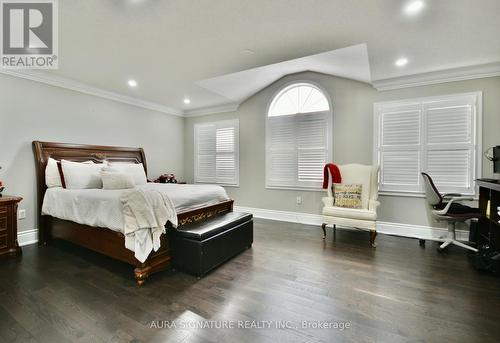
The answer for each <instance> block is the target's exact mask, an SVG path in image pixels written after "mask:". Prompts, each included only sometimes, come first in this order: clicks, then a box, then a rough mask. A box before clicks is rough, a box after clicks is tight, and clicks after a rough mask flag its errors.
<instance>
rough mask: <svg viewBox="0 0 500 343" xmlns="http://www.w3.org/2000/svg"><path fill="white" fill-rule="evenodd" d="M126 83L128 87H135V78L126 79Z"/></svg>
mask: <svg viewBox="0 0 500 343" xmlns="http://www.w3.org/2000/svg"><path fill="white" fill-rule="evenodd" d="M127 83H128V85H129V86H130V87H137V81H136V80H133V79H130V80H128V82H127Z"/></svg>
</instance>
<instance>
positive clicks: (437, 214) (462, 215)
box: [422, 173, 481, 252]
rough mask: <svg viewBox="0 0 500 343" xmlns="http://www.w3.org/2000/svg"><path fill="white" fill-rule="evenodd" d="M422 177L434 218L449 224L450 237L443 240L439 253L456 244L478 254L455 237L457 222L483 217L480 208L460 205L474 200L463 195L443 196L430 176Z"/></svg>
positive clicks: (424, 174)
mask: <svg viewBox="0 0 500 343" xmlns="http://www.w3.org/2000/svg"><path fill="white" fill-rule="evenodd" d="M422 177H423V178H424V188H425V199H426V200H427V203H428V204H429V206H430V207H431V213H432V216H433V217H434V218H435V219H436V220H438V221H446V222H447V223H448V236H447V237H446V238H445V239H444V240H443V244H441V246H440V247H439V248H438V251H442V250H443V249H444V248H446V247H447V246H448V245H450V244H455V245H457V246H459V247H462V248H465V249H469V250H472V251H475V252H477V249H475V248H473V247H471V246H469V245H467V244H464V243H462V242H459V241H457V240H456V236H455V224H456V223H457V222H464V221H466V220H469V219H473V218H479V217H481V214H480V212H479V209H478V208H473V207H469V206H466V205H463V204H460V203H459V201H465V200H473V198H472V197H470V196H462V195H461V194H441V193H439V191H438V190H437V188H436V186H435V185H434V182H433V181H432V178H431V177H430V176H429V174H426V173H422ZM449 197H451V198H450V200H449V201H445V198H449Z"/></svg>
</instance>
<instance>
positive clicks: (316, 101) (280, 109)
mask: <svg viewBox="0 0 500 343" xmlns="http://www.w3.org/2000/svg"><path fill="white" fill-rule="evenodd" d="M328 110H330V105H329V104H328V99H327V98H326V96H325V94H323V91H321V90H320V89H319V88H318V87H316V86H315V85H312V84H310V83H294V84H292V85H290V86H288V87H285V88H283V89H282V90H281V91H280V92H279V93H278V94H277V95H276V96H275V97H274V99H273V101H272V103H271V106H270V107H269V113H268V115H269V116H270V117H274V116H284V115H290V114H297V113H311V112H321V111H328Z"/></svg>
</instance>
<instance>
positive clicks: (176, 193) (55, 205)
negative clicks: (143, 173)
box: [42, 183, 229, 232]
mask: <svg viewBox="0 0 500 343" xmlns="http://www.w3.org/2000/svg"><path fill="white" fill-rule="evenodd" d="M136 188H137V189H143V190H146V191H147V190H157V191H159V192H161V193H162V194H164V195H166V196H167V197H169V198H170V200H171V201H172V203H173V204H174V206H175V211H176V212H177V213H179V212H185V211H189V210H193V209H195V208H199V207H205V206H209V205H213V204H216V203H218V202H221V201H225V200H229V197H228V196H227V193H226V191H225V190H224V188H222V187H220V186H217V185H179V184H162V183H148V184H146V185H140V186H136ZM127 191H130V190H126V189H123V190H121V189H120V190H105V189H64V188H61V187H54V188H49V189H47V191H46V192H45V198H44V200H43V206H42V214H44V215H50V216H52V217H56V218H59V219H64V220H71V221H73V222H76V223H79V224H85V225H89V226H94V227H104V228H108V229H111V230H114V231H119V232H123V230H124V217H123V204H122V202H121V201H120V198H121V196H122V194H123V192H127Z"/></svg>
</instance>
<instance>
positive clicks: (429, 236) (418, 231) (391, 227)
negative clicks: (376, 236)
mask: <svg viewBox="0 0 500 343" xmlns="http://www.w3.org/2000/svg"><path fill="white" fill-rule="evenodd" d="M234 210H235V211H240V212H248V213H252V214H253V215H254V217H255V218H262V219H270V220H278V221H283V222H290V223H299V224H305V225H314V226H320V225H321V224H322V222H323V216H322V215H320V214H310V213H300V212H289V211H278V210H267V209H263V208H254V207H244V206H235V207H234ZM377 232H379V233H383V234H387V235H395V236H402V237H412V238H419V239H426V240H439V238H441V237H443V236H445V235H446V233H447V229H444V228H438V227H431V226H421V225H412V224H401V223H390V222H377ZM456 235H457V238H458V239H459V240H463V241H467V240H468V239H469V232H468V231H463V230H457V231H456Z"/></svg>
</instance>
